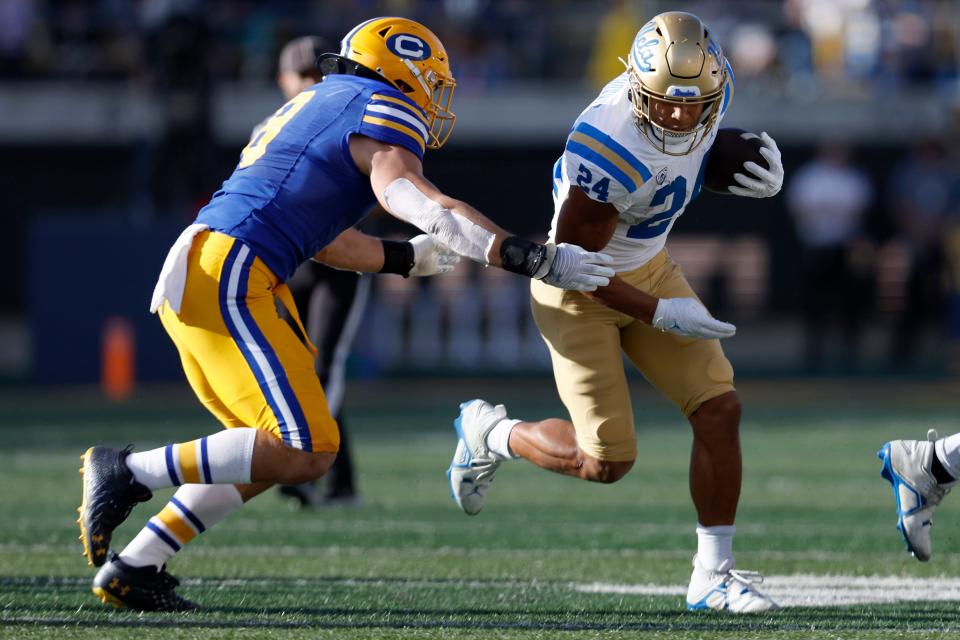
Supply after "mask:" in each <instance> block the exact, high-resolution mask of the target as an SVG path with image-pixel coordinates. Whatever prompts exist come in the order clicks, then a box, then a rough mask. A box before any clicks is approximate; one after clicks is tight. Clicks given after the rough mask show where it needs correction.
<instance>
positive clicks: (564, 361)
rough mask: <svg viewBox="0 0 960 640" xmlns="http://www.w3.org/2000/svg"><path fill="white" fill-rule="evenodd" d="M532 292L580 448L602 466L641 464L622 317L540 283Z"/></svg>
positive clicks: (558, 387)
mask: <svg viewBox="0 0 960 640" xmlns="http://www.w3.org/2000/svg"><path fill="white" fill-rule="evenodd" d="M531 289H532V293H533V300H532V305H533V315H534V319H535V320H536V322H537V326H538V327H539V328H540V333H541V334H542V335H543V338H544V340H545V341H546V343H547V347H548V348H549V350H550V358H551V360H552V362H553V375H554V379H555V380H556V384H557V391H558V393H559V394H560V399H561V400H562V401H563V404H564V406H565V407H566V408H567V411H568V412H569V414H570V419H571V421H572V422H573V426H574V428H575V429H576V432H577V443H578V445H579V446H580V448H581V449H582V450H583V451H584V452H586V453H587V454H588V455H590V456H592V457H594V458H597V459H599V460H609V461H631V460H634V459H636V456H637V445H636V433H635V431H634V426H633V409H632V407H631V404H630V393H629V390H628V388H627V380H626V374H625V372H624V370H623V358H622V355H621V351H620V338H619V330H618V328H617V321H618V316H619V314H617V313H616V312H614V311H612V310H611V309H609V308H607V307H604V306H603V305H600V304H598V303H595V302H592V301H590V300H588V299H587V298H586V297H584V296H582V295H581V294H578V293H575V292H563V291H561V290H559V289H556V288H554V287H550V286H548V285H545V284H542V283H540V282H537V281H534V282H533V284H532V286H531Z"/></svg>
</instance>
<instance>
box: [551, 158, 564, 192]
mask: <svg viewBox="0 0 960 640" xmlns="http://www.w3.org/2000/svg"><path fill="white" fill-rule="evenodd" d="M562 163H563V156H560V157H559V158H557V161H556V162H554V163H553V193H554V195H556V194H557V192H558V191H559V190H560V187H558V186H557V184H558V183H560V182H562V181H563V169H562V167H561V166H560V165H561V164H562Z"/></svg>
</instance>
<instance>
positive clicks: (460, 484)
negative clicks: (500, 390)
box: [447, 400, 507, 516]
mask: <svg viewBox="0 0 960 640" xmlns="http://www.w3.org/2000/svg"><path fill="white" fill-rule="evenodd" d="M506 417H507V409H506V408H505V407H504V406H503V405H502V404H498V405H497V406H493V405H492V404H490V403H489V402H487V401H485V400H470V401H468V402H464V403H462V404H461V405H460V415H459V416H458V417H457V419H456V420H454V421H453V426H454V427H455V428H456V430H457V438H459V440H458V441H457V450H456V452H455V453H454V454H453V461H452V462H451V463H450V468H449V469H447V478H448V479H449V481H450V497H451V498H452V499H453V501H454V502H455V503H457V506H458V507H460V509H461V510H462V511H463V512H464V513H466V514H467V515H470V516H473V515H476V514H478V513H480V510H481V509H483V501H484V499H485V498H486V496H487V489H488V488H489V487H490V483H491V482H493V476H494V474H496V472H497V467H499V466H500V462H499V461H498V460H496V459H495V458H494V457H493V454H491V453H490V449H488V448H487V434H489V433H490V431H491V430H492V429H493V428H494V427H495V426H496V425H497V423H498V422H500V421H501V420H503V419H504V418H506Z"/></svg>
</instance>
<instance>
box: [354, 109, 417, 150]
mask: <svg viewBox="0 0 960 640" xmlns="http://www.w3.org/2000/svg"><path fill="white" fill-rule="evenodd" d="M363 121H364V122H366V123H367V124H372V125H377V126H379V127H387V128H388V129H393V130H394V131H399V132H400V133H402V134H403V135H405V136H407V137H409V138H413V139H414V140H416V142H417V145H418V146H419V147H420V150H421V151H424V150H425V149H426V143H425V142H424V141H423V137H422V136H421V135H420V134H419V133H418V132H416V131H414V130H413V129H411V128H410V127H408V126H407V125H405V124H402V123H400V122H394V121H393V120H388V119H386V118H377V117H374V116H363Z"/></svg>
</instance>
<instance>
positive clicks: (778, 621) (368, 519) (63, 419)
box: [0, 380, 960, 640]
mask: <svg viewBox="0 0 960 640" xmlns="http://www.w3.org/2000/svg"><path fill="white" fill-rule="evenodd" d="M350 393H351V395H350V397H349V403H348V407H349V409H350V418H351V420H350V426H351V430H352V433H353V435H354V440H355V449H356V452H357V459H358V460H357V464H358V467H359V470H360V485H361V490H362V492H363V498H364V503H363V505H362V507H361V508H357V509H346V510H324V511H314V512H299V511H293V510H291V509H290V508H289V507H288V505H287V504H286V503H284V502H283V501H281V500H280V499H279V498H278V497H277V496H276V495H275V494H273V493H269V494H265V495H263V496H261V497H260V498H258V499H257V500H255V501H253V502H252V503H250V504H249V505H247V506H246V507H245V508H244V510H242V511H241V512H239V513H237V514H234V515H233V516H231V518H230V519H228V520H227V521H226V522H224V523H223V524H221V525H220V526H219V527H217V528H216V529H214V530H212V531H210V532H207V533H205V534H204V535H202V536H200V537H199V538H198V539H197V540H196V541H195V542H193V543H191V545H190V546H188V547H187V548H186V549H185V550H184V551H183V552H182V553H181V554H180V557H178V558H177V559H175V560H174V562H173V563H172V565H171V569H172V571H173V573H174V574H175V575H177V576H179V577H180V578H181V579H182V580H183V586H182V587H181V592H182V593H183V595H185V596H186V597H188V598H190V599H193V600H196V601H198V602H199V603H201V604H202V605H204V607H205V609H204V611H203V612H201V613H198V614H190V615H170V614H135V613H130V612H124V611H114V610H113V609H108V608H105V607H104V606H103V605H101V604H100V603H99V601H98V600H96V599H95V598H94V597H93V596H92V595H91V594H90V592H89V581H90V579H91V578H92V576H93V571H92V569H90V568H89V567H87V566H86V563H85V561H84V559H83V558H82V557H81V555H80V546H79V543H78V542H77V539H76V538H77V535H78V532H77V529H76V526H75V525H74V523H73V520H74V518H75V512H74V509H75V507H76V506H77V504H78V503H79V497H80V495H79V494H80V478H79V476H78V475H77V467H78V462H79V454H80V453H81V452H82V451H83V449H84V448H85V447H87V446H89V445H90V444H95V443H112V444H116V445H124V444H126V443H128V442H134V443H136V444H137V445H138V447H140V448H143V447H146V446H152V445H158V444H163V443H165V442H167V441H171V440H173V441H178V440H186V439H189V438H193V437H197V436H198V435H201V434H203V433H207V432H209V431H211V430H212V427H213V426H214V425H213V423H212V421H211V420H210V419H209V418H207V416H206V415H205V414H204V413H203V411H202V410H201V409H199V408H198V406H196V405H195V401H194V400H192V398H190V397H188V396H186V395H185V394H184V393H183V392H182V389H179V388H178V389H177V390H174V391H169V390H167V391H154V392H151V393H146V394H143V395H142V396H141V397H139V398H138V399H137V400H136V401H134V402H132V403H129V404H127V405H121V406H109V405H105V404H103V403H101V402H100V401H99V400H97V399H96V397H95V394H94V393H92V392H83V391H71V392H62V391H60V392H56V393H54V392H35V391H29V392H22V393H4V394H0V415H2V416H3V418H2V419H0V434H2V436H3V443H4V444H3V446H2V447H0V622H2V625H0V637H11V638H51V637H56V638H73V637H77V638H103V637H118V638H131V637H136V638H138V640H140V639H142V640H147V639H150V638H161V637H162V638H171V637H188V638H257V637H271V638H273V637H277V638H279V637H283V638H286V637H290V638H338V639H339V638H347V639H349V638H380V637H401V636H402V637H410V638H444V639H446V638H547V637H569V638H586V637H610V638H613V637H617V638H620V637H630V636H642V637H650V638H695V637H709V638H786V637H790V638H890V637H910V638H937V637H943V636H944V635H945V634H946V633H947V632H956V631H957V630H958V629H960V535H958V533H960V500H958V501H956V502H954V500H957V498H956V497H951V498H948V499H947V501H946V502H945V503H944V506H943V508H942V509H941V510H940V511H938V513H937V519H936V528H935V531H934V544H935V557H934V560H933V561H932V562H930V563H926V564H920V563H918V562H916V561H915V560H913V559H912V558H910V557H909V556H908V555H907V554H906V553H905V552H904V550H903V545H902V543H901V541H900V539H899V536H898V534H897V532H896V531H895V530H894V513H893V508H892V498H891V494H890V491H889V488H888V485H887V484H886V483H885V482H883V481H882V480H880V478H879V473H878V472H879V463H878V461H877V460H876V458H875V457H874V454H875V452H876V449H877V448H878V446H879V445H880V444H882V443H883V442H884V441H885V440H887V439H890V438H894V437H921V438H922V437H923V436H924V433H925V432H926V429H927V428H928V427H931V426H932V427H936V428H938V429H940V430H941V433H948V432H950V431H952V430H955V429H956V428H957V425H960V420H958V419H957V416H958V415H960V412H958V411H957V407H956V406H955V401H954V400H953V398H954V397H955V391H953V390H952V389H950V388H949V387H946V386H944V385H937V386H934V385H922V384H912V385H905V386H900V385H894V384H890V383H858V384H849V383H846V382H843V381H839V382H827V383H817V384H801V383H791V382H787V381H784V382H780V383H776V384H771V383H767V384H756V383H755V384H753V385H751V384H749V383H744V384H743V385H742V394H743V396H744V401H745V405H746V411H745V418H744V428H743V443H744V453H745V465H744V466H745V483H744V490H743V497H742V500H741V508H740V513H739V517H738V534H737V543H736V547H735V548H736V550H737V559H738V564H739V566H740V567H741V568H745V569H757V570H760V571H762V572H763V573H764V574H765V575H766V576H767V583H766V584H765V587H769V590H770V592H771V593H775V594H783V595H782V599H784V603H785V604H790V605H791V606H788V607H786V608H785V609H784V610H783V611H780V612H778V613H776V614H773V615H766V616H741V617H734V616H730V615H723V614H717V613H706V614H704V613H688V612H687V611H685V610H684V607H683V596H682V593H683V589H684V588H685V585H686V582H687V579H688V577H689V568H690V565H689V563H690V558H691V556H692V553H693V550H694V548H695V543H696V540H695V534H694V532H693V527H694V525H695V522H696V519H695V515H694V512H693V508H692V506H691V504H690V501H689V497H688V493H687V481H686V476H687V457H688V447H689V434H688V429H687V427H686V425H685V423H684V422H683V421H682V420H681V419H679V418H678V416H677V415H676V414H675V413H674V412H673V411H672V410H671V409H670V407H668V406H667V405H665V404H664V403H663V401H661V400H659V399H657V398H656V397H654V396H652V395H651V394H650V393H649V392H647V391H646V390H645V389H643V387H642V386H640V387H639V388H638V392H637V394H636V396H635V406H634V409H635V412H636V413H637V415H638V426H639V445H640V458H639V460H638V462H637V465H636V466H635V467H634V470H633V471H632V472H631V473H630V475H629V476H627V478H626V479H625V480H623V481H622V482H620V483H618V484H615V485H611V486H601V485H590V484H587V483H583V482H578V481H575V480H571V479H567V478H561V477H558V476H553V475H550V474H548V473H546V472H542V471H540V470H537V469H535V468H533V467H532V466H530V465H528V464H526V463H522V462H518V463H510V464H507V465H505V466H504V467H502V468H501V471H500V472H499V475H498V477H497V480H496V482H495V484H494V486H493V488H492V490H491V494H490V499H489V501H488V503H487V507H486V508H485V510H484V512H483V513H482V514H480V515H479V516H477V517H474V518H468V517H467V516H464V515H463V514H461V513H460V512H459V511H457V510H456V508H455V507H454V505H453V504H452V502H450V500H449V496H448V493H447V488H446V484H445V477H444V470H445V469H446V467H447V465H448V464H449V458H450V456H451V454H452V452H453V446H454V436H453V430H452V427H451V426H450V423H451V420H452V418H453V417H454V414H455V411H456V402H457V401H458V400H461V399H467V398H470V397H473V396H475V395H485V396H487V397H488V399H491V400H497V401H506V402H507V403H508V407H509V408H510V409H511V413H512V414H514V415H517V416H522V417H530V418H541V417H547V416H548V415H550V414H553V413H557V412H558V410H559V405H558V403H557V401H556V400H555V396H554V394H553V391H552V389H551V388H550V386H549V385H544V384H542V383H537V382H527V381H516V382H514V381H508V382H502V381H501V382H500V383H498V384H494V383H492V382H485V381H476V382H469V381H461V382H457V383H442V382H438V381H433V380H424V381H419V382H408V383H404V384H398V385H395V386H393V387H390V388H383V387H380V386H371V385H355V386H354V387H353V388H352V389H351V392H350ZM168 494H169V492H163V493H162V495H159V496H157V497H156V498H155V499H154V500H153V501H152V502H151V503H149V504H146V505H141V506H139V507H138V508H137V509H135V510H134V512H133V515H132V516H131V517H130V519H129V520H128V522H127V523H126V524H125V525H124V526H123V527H121V528H120V529H119V530H118V533H117V535H116V537H115V541H116V542H118V543H120V544H121V545H122V544H123V543H125V542H127V541H128V540H129V539H130V538H131V537H132V536H133V535H135V533H136V532H137V531H138V529H139V527H140V526H142V524H143V522H144V521H145V520H146V519H147V518H148V517H149V516H150V515H152V514H153V513H155V512H156V511H157V510H159V509H160V508H161V507H162V506H163V499H164V498H166V497H167V495H168ZM115 546H117V545H115ZM909 598H913V599H914V601H904V600H906V599H909ZM883 599H887V600H889V601H890V602H888V603H878V602H877V601H878V600H883ZM898 600H899V602H898ZM833 603H841V604H833ZM134 634H136V635H134Z"/></svg>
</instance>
